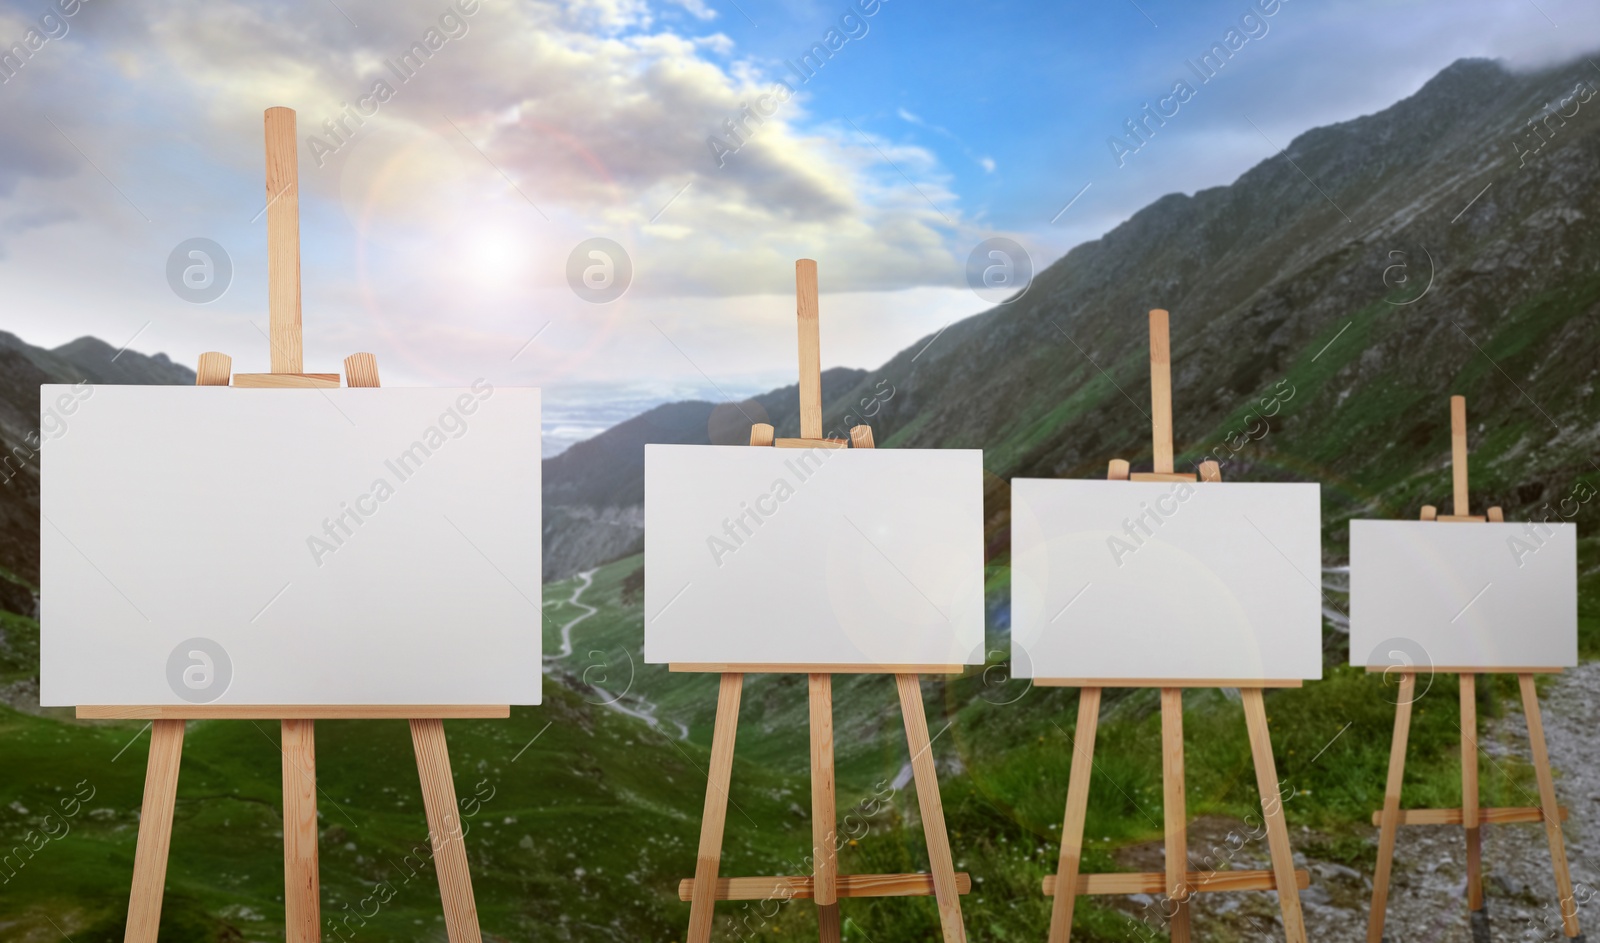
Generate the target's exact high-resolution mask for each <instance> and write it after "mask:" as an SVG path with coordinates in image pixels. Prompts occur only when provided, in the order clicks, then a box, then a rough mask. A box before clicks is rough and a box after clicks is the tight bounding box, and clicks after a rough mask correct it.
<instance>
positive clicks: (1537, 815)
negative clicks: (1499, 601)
mask: <svg viewBox="0 0 1600 943" xmlns="http://www.w3.org/2000/svg"><path fill="white" fill-rule="evenodd" d="M1450 468H1451V473H1452V474H1451V477H1452V484H1453V485H1454V489H1453V490H1454V494H1453V495H1452V500H1451V504H1452V507H1451V511H1452V512H1454V513H1451V514H1440V513H1439V509H1438V508H1436V507H1434V506H1433V505H1431V504H1429V505H1424V506H1423V508H1422V519H1423V520H1425V521H1443V522H1447V523H1482V522H1484V521H1494V522H1496V523H1500V522H1503V521H1505V514H1504V512H1502V511H1501V510H1500V508H1498V507H1492V508H1489V509H1488V511H1487V512H1486V513H1485V514H1483V515H1475V514H1472V513H1471V511H1470V509H1469V505H1468V498H1467V400H1466V397H1464V396H1452V397H1450ZM1367 670H1368V671H1388V672H1392V673H1397V674H1399V677H1400V688H1399V702H1398V703H1397V704H1396V706H1395V712H1394V741H1393V743H1392V744H1391V745H1390V748H1389V780H1388V783H1387V784H1386V785H1385V787H1384V790H1383V808H1382V809H1381V810H1380V811H1377V812H1374V813H1373V814H1372V824H1374V825H1377V826H1379V833H1378V869H1377V873H1376V874H1374V875H1373V878H1372V910H1371V912H1370V913H1369V915H1368V917H1367V943H1382V941H1383V921H1384V916H1385V911H1386V910H1387V908H1388V903H1389V878H1390V872H1391V869H1392V868H1393V866H1394V842H1395V830H1396V828H1397V827H1398V826H1400V825H1460V826H1462V827H1463V828H1464V829H1465V830H1466V838H1467V908H1468V909H1469V910H1474V911H1476V910H1482V909H1483V854H1482V845H1481V837H1482V836H1481V834H1480V831H1479V830H1480V828H1481V827H1482V826H1483V824H1485V823H1491V824H1507V823H1512V822H1543V823H1544V833H1545V838H1546V839H1547V840H1548V841H1549V843H1550V861H1551V864H1552V865H1553V866H1554V868H1555V873H1556V892H1557V893H1558V894H1559V895H1560V904H1561V928H1562V932H1564V933H1565V934H1566V935H1567V936H1568V937H1575V936H1577V935H1578V905H1577V902H1576V900H1575V899H1574V898H1573V896H1572V872H1571V871H1570V870H1569V869H1568V868H1567V851H1566V846H1565V845H1564V844H1563V842H1562V839H1561V823H1562V822H1563V821H1565V820H1566V818H1567V810H1566V809H1563V808H1561V807H1560V806H1559V805H1558V804H1557V802H1556V787H1555V780H1554V779H1553V778H1552V776H1551V774H1550V754H1549V752H1548V751H1546V749H1545V742H1544V723H1543V721H1542V720H1541V719H1540V717H1539V695H1538V692H1537V691H1536V690H1535V688H1534V684H1533V676H1534V675H1535V674H1554V673H1558V672H1560V671H1561V669H1560V668H1555V667H1552V668H1532V669H1529V668H1517V669H1507V670H1506V671H1505V672H1504V673H1506V674H1516V676H1517V684H1518V686H1519V687H1520V689H1521V692H1522V712H1523V716H1524V717H1526V718H1527V722H1528V742H1529V745H1530V746H1531V748H1532V752H1533V769H1534V773H1535V775H1536V776H1537V777H1538V780H1539V805H1538V806H1535V807H1529V808H1498V809H1488V808H1479V806H1478V698H1477V693H1478V686H1477V676H1478V675H1479V674H1490V673H1500V672H1495V671H1494V669H1482V668H1455V667H1441V668H1434V669H1433V672H1434V673H1435V674H1437V673H1445V674H1457V675H1459V676H1460V678H1461V808H1459V809H1401V808H1400V787H1401V784H1402V783H1403V782H1404V781H1405V770H1406V738H1407V736H1408V735H1409V734H1410V732H1411V702H1412V701H1413V700H1414V699H1415V698H1416V687H1417V675H1416V673H1415V672H1409V671H1408V672H1393V669H1392V668H1390V669H1385V668H1382V667H1369V668H1368V669H1367Z"/></svg>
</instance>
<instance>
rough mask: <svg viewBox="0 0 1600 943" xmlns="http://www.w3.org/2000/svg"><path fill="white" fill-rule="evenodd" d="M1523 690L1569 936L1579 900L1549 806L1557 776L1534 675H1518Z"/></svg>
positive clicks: (1557, 819) (1563, 925)
mask: <svg viewBox="0 0 1600 943" xmlns="http://www.w3.org/2000/svg"><path fill="white" fill-rule="evenodd" d="M1517 686H1518V687H1519V688H1521V690H1522V714H1523V716H1524V717H1525V718H1526V719H1527V721H1528V744H1529V746H1531V747H1532V749H1533V772H1534V775H1535V776H1536V777H1537V778H1538V780H1539V807H1540V809H1542V810H1543V811H1544V815H1543V816H1542V820H1543V821H1544V835H1545V839H1546V840H1547V841H1548V842H1549V843H1550V863H1551V864H1552V865H1553V866H1554V868H1555V874H1556V899H1557V906H1559V907H1560V908H1561V928H1562V930H1563V931H1565V933H1566V934H1567V936H1569V937H1574V936H1577V935H1578V903H1577V901H1576V900H1575V899H1574V898H1573V896H1572V871H1571V870H1570V869H1569V868H1568V866H1567V847H1566V844H1565V842H1563V841H1562V838H1561V817H1560V816H1559V815H1557V814H1552V813H1551V811H1550V810H1552V809H1557V808H1559V805H1558V803H1557V802H1556V784H1555V778H1554V777H1553V776H1552V775H1551V771H1550V753H1549V751H1548V750H1547V749H1546V748H1545V741H1544V720H1543V718H1542V717H1541V716H1540V714H1539V692H1538V689H1537V688H1535V687H1534V681H1533V675H1531V674H1523V675H1518V676H1517Z"/></svg>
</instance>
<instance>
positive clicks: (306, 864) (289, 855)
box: [278, 719, 322, 943]
mask: <svg viewBox="0 0 1600 943" xmlns="http://www.w3.org/2000/svg"><path fill="white" fill-rule="evenodd" d="M315 725H316V721H314V720H299V719H286V720H284V721H283V722H282V724H280V727H281V729H282V732H283V738H282V740H281V741H280V742H279V744H278V747H279V750H280V751H281V752H282V754H283V919H284V929H285V935H286V938H287V940H288V943H317V941H319V940H320V939H321V938H322V891H321V881H320V878H319V877H318V873H317V740H316V726H315Z"/></svg>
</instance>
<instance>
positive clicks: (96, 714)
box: [77, 704, 511, 720]
mask: <svg viewBox="0 0 1600 943" xmlns="http://www.w3.org/2000/svg"><path fill="white" fill-rule="evenodd" d="M77 716H78V719H79V720H280V719H282V718H285V717H293V718H301V719H305V720H409V719H411V718H413V717H448V718H452V719H463V718H483V719H487V718H498V717H510V716H511V707H510V706H509V705H506V704H137V705H107V704H82V705H79V706H78V708H77Z"/></svg>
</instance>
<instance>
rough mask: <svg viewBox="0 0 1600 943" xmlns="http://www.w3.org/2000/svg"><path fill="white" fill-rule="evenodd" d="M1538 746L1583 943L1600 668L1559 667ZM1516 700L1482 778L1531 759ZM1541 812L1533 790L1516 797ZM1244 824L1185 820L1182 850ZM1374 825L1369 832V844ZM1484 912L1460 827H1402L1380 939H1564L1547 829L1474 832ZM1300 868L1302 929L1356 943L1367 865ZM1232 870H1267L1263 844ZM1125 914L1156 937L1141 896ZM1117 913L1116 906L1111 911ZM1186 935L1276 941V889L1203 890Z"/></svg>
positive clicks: (1147, 862)
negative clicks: (1561, 814) (1502, 761)
mask: <svg viewBox="0 0 1600 943" xmlns="http://www.w3.org/2000/svg"><path fill="white" fill-rule="evenodd" d="M1541 706H1542V715H1543V719H1544V727H1545V737H1546V742H1547V744H1548V746H1549V749H1550V761H1551V764H1552V765H1553V766H1554V767H1555V772H1556V794H1557V796H1558V798H1559V800H1560V802H1561V804H1562V805H1564V806H1566V807H1567V808H1568V810H1569V811H1570V818H1568V820H1567V822H1566V826H1565V829H1564V836H1565V841H1566V851H1567V860H1568V862H1569V863H1570V865H1571V869H1572V880H1573V885H1574V887H1575V888H1576V894H1575V897H1576V899H1577V900H1578V901H1579V904H1580V906H1579V911H1578V919H1579V923H1580V925H1581V926H1582V928H1583V929H1585V930H1586V931H1587V932H1588V933H1589V934H1590V935H1591V938H1600V936H1596V934H1600V923H1596V921H1600V901H1596V902H1595V904H1593V905H1589V906H1585V905H1584V902H1585V901H1586V900H1587V899H1588V897H1589V896H1590V894H1591V893H1593V891H1592V890H1590V889H1591V888H1600V840H1597V839H1596V835H1597V834H1600V829H1597V827H1596V825H1595V822H1596V821H1597V819H1600V739H1597V738H1596V737H1595V731H1596V729H1597V728H1600V662H1591V663H1589V664H1586V665H1582V666H1580V667H1578V668H1576V669H1573V670H1571V671H1568V672H1566V673H1565V674H1563V675H1561V676H1560V678H1559V679H1558V680H1557V681H1556V682H1555V683H1553V684H1552V685H1551V686H1550V687H1549V688H1548V689H1547V690H1546V692H1545V694H1544V696H1543V697H1542V698H1541ZM1520 708H1521V705H1520V703H1518V704H1517V709H1516V710H1514V711H1511V710H1508V711H1507V712H1506V713H1505V714H1504V715H1503V716H1501V717H1500V718H1498V719H1495V720H1493V721H1490V722H1488V723H1487V724H1485V726H1484V728H1483V733H1482V738H1481V742H1482V745H1483V750H1484V752H1485V753H1487V754H1488V756H1487V757H1484V758H1483V760H1482V762H1481V764H1480V770H1481V772H1480V774H1479V775H1480V776H1482V777H1483V778H1484V779H1485V780H1487V779H1488V778H1489V777H1490V776H1495V775H1498V774H1497V773H1496V772H1495V767H1494V765H1493V763H1492V761H1494V760H1496V759H1497V758H1498V757H1501V756H1506V755H1516V756H1520V757H1524V758H1526V757H1528V756H1529V754H1528V736H1527V725H1526V722H1525V720H1524V718H1523V716H1522V713H1521V709H1520ZM1519 804H1523V805H1538V804H1539V802H1538V796H1537V794H1534V795H1531V796H1529V797H1527V798H1526V799H1523V800H1521V801H1520V803H1519ZM1243 828H1244V826H1243V824H1242V823H1239V822H1235V821H1231V820H1227V819H1209V818H1208V819H1199V820H1197V821H1195V822H1193V823H1191V825H1190V831H1189V834H1190V841H1189V847H1190V849H1191V854H1198V852H1197V851H1196V849H1203V848H1211V847H1218V848H1221V847H1226V846H1227V843H1226V836H1227V835H1228V833H1229V831H1230V830H1231V829H1240V830H1241V831H1242V830H1243ZM1377 832H1378V830H1377V829H1376V828H1373V829H1371V830H1370V831H1369V833H1368V835H1367V836H1366V837H1368V838H1369V839H1370V840H1371V841H1372V843H1373V845H1374V846H1376V843H1377ZM1482 834H1483V867H1484V876H1485V883H1486V888H1485V908H1484V911H1483V912H1482V913H1480V914H1478V915H1473V914H1470V913H1469V912H1468V910H1467V904H1466V894H1467V867H1466V845H1465V841H1464V839H1463V836H1462V831H1461V829H1459V828H1450V827H1441V826H1412V827H1404V826H1402V827H1401V829H1400V833H1399V838H1398V840H1397V842H1396V845H1395V862H1394V879H1393V881H1392V883H1391V885H1390V892H1389V907H1388V912H1387V920H1386V925H1385V939H1386V940H1387V941H1388V943H1490V941H1493V943H1532V941H1549V943H1559V941H1564V940H1566V936H1565V935H1564V933H1563V932H1562V929H1561V921H1560V911H1559V909H1558V907H1557V903H1556V885H1555V877H1554V872H1553V870H1552V868H1551V865H1550V849H1549V845H1548V844H1547V843H1546V840H1545V834H1544V829H1543V827H1542V826H1540V825H1538V824H1526V825H1524V824H1518V825H1487V826H1484V827H1483V832H1482ZM1290 837H1291V840H1292V842H1293V844H1294V845H1295V847H1296V848H1301V847H1307V846H1309V845H1311V844H1312V842H1313V840H1314V839H1316V838H1318V837H1319V836H1316V835H1314V834H1313V833H1312V832H1311V831H1310V830H1308V829H1295V830H1293V831H1292V834H1291V836H1290ZM1119 863H1120V864H1121V865H1123V866H1126V867H1130V868H1137V869H1139V870H1150V871H1158V870H1161V867H1162V851H1161V846H1160V844H1159V843H1151V844H1149V845H1141V846H1135V847H1133V848H1129V849H1125V851H1124V854H1123V855H1121V856H1119ZM1295 863H1296V866H1297V867H1302V868H1309V869H1310V871H1311V887H1310V888H1309V889H1308V890H1306V891H1302V892H1301V902H1302V905H1303V908H1304V912H1305V918H1306V933H1307V936H1308V938H1309V939H1310V941H1311V943H1364V941H1365V940H1366V930H1367V913H1368V911H1369V909H1370V907H1371V900H1372V871H1373V869H1374V867H1375V862H1369V863H1368V864H1367V865H1366V866H1365V867H1364V868H1362V869H1360V870H1353V869H1351V868H1348V867H1345V866H1343V865H1340V864H1336V863H1333V862H1328V861H1318V860H1316V859H1308V858H1306V857H1305V856H1304V855H1303V854H1301V853H1299V852H1296V854H1295ZM1230 864H1231V866H1232V867H1234V868H1266V867H1269V862H1268V860H1267V848H1266V843H1265V842H1264V841H1257V842H1249V843H1246V844H1245V845H1244V846H1243V847H1242V848H1240V849H1239V851H1238V852H1237V853H1236V854H1234V855H1233V857H1232V858H1231V860H1230ZM1125 900H1126V908H1125V909H1126V910H1127V912H1128V914H1129V916H1130V918H1131V919H1133V920H1135V921H1142V922H1144V923H1146V924H1147V925H1148V930H1147V931H1146V933H1145V935H1146V936H1148V937H1149V938H1152V939H1162V938H1164V936H1165V927H1164V925H1163V921H1162V920H1161V919H1160V918H1159V916H1157V915H1158V914H1159V913H1160V906H1159V904H1158V903H1157V902H1156V901H1153V900H1151V899H1149V898H1145V897H1130V898H1126V899H1125ZM1119 906H1120V905H1119ZM1193 908H1194V910H1193V916H1192V927H1193V937H1194V939H1195V940H1204V941H1218V943H1225V941H1252V943H1255V941H1268V940H1278V941H1281V940H1282V939H1283V928H1282V918H1281V914H1280V912H1279V910H1278V900H1277V895H1276V894H1271V893H1267V894H1254V893H1241V894H1227V893H1223V894H1201V895H1197V896H1196V898H1195V902H1194V904H1193Z"/></svg>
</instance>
